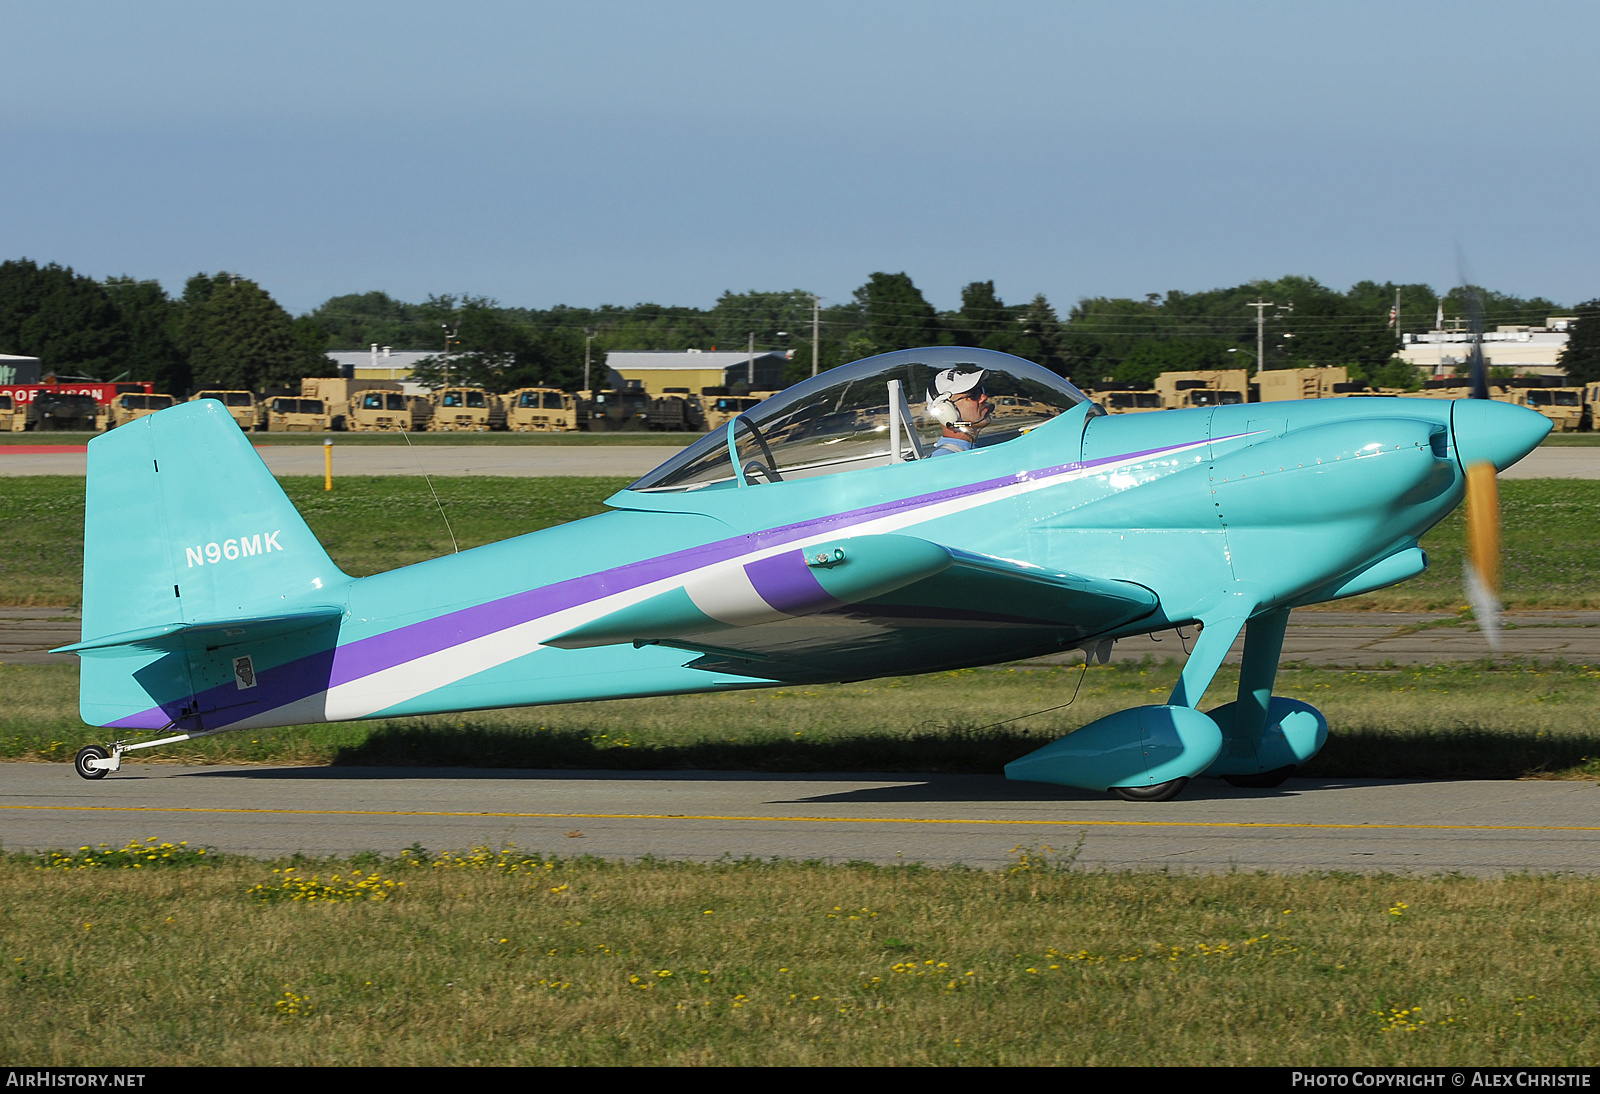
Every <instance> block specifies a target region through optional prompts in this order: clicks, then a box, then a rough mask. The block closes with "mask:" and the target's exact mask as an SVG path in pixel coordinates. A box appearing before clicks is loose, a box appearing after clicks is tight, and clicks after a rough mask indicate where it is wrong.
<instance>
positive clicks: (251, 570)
mask: <svg viewBox="0 0 1600 1094" xmlns="http://www.w3.org/2000/svg"><path fill="white" fill-rule="evenodd" d="M349 581H350V578H349V577H348V576H346V575H345V574H344V573H342V572H341V571H340V570H339V569H338V568H337V567H336V566H334V564H333V561H332V560H331V559H329V558H328V554H327V552H326V551H324V550H323V549H322V545H321V544H320V543H318V542H317V538H316V537H315V536H314V535H312V533H311V529H310V528H308V527H306V523H305V521H304V520H303V519H302V518H301V516H300V514H299V513H298V512H297V511H296V510H295V508H294V506H293V505H292V504H291V503H290V502H289V499H288V497H287V496H286V495H285V494H284V492H283V489H282V488H281V487H280V486H279V485H278V483H277V480H275V479H274V478H273V477H272V473H271V472H270V471H268V470H267V468H266V465H265V464H263V463H262V462H261V458H260V457H259V456H257V455H256V453H255V450H254V448H252V447H251V445H250V442H249V440H248V439H246V437H245V435H244V434H243V433H242V432H240V430H239V427H238V426H237V425H235V424H234V422H233V419H232V418H231V417H229V415H228V412H227V408H225V407H224V406H223V405H222V404H221V403H218V402H216V401H214V400H209V399H202V400H199V401H197V402H192V403H182V404H180V405H178V406H175V407H172V408H171V409H169V410H163V411H161V412H159V413H157V414H152V415H149V416H148V417H145V418H141V419H139V420H138V421H135V422H131V423H129V424H128V425H125V426H122V427H120V428H118V429H116V430H114V431H112V432H111V433H108V434H106V435H105V436H103V437H99V438H96V439H95V440H93V441H91V442H90V444H89V477H88V497H87V504H86V508H85V516H84V543H83V642H81V643H79V646H80V647H82V648H83V650H82V652H83V656H84V663H83V675H82V681H81V684H80V709H81V711H82V713H83V716H84V719H85V721H89V722H91V723H94V724H97V725H107V724H110V723H112V722H117V721H119V720H121V724H126V725H132V724H143V722H148V721H152V720H154V721H156V723H157V724H165V723H164V722H161V721H160V717H161V715H160V712H158V711H156V710H154V709H153V708H160V709H161V711H164V712H165V714H166V715H167V716H168V717H169V720H176V719H177V718H178V717H179V713H180V712H181V713H183V714H188V713H195V714H198V713H201V712H203V711H204V710H206V709H208V708H209V707H208V704H207V703H206V702H202V701H199V700H198V699H196V697H197V696H200V695H201V694H202V693H203V692H205V691H206V690H207V689H208V688H215V687H217V686H218V685H219V681H218V680H217V679H213V678H214V677H220V678H221V679H222V680H231V679H232V677H231V675H229V676H221V670H220V669H219V668H218V666H219V665H225V664H231V662H229V661H228V656H227V655H228V652H229V651H228V648H227V647H228V645H229V643H230V641H232V640H233V639H235V638H238V637H239V636H245V638H246V639H255V638H256V637H257V636H262V635H264V634H266V633H267V632H271V633H272V634H273V635H278V636H281V635H282V634H283V633H284V631H285V629H286V628H288V629H291V630H292V629H294V628H295V626H296V623H295V621H296V620H302V619H303V620H304V621H305V624H304V625H305V626H307V627H311V626H315V627H317V628H318V629H320V630H324V631H325V630H326V629H327V628H328V626H329V624H330V623H331V622H332V621H333V620H335V619H336V618H337V615H338V612H337V611H336V610H335V609H336V608H338V607H340V606H342V604H343V602H344V600H345V586H346V585H347V584H348V583H349ZM228 622H237V623H240V624H245V625H243V626H239V627H234V628H228V627H218V626H211V625H214V624H225V623H228ZM325 642H326V637H325V636H324V637H322V638H319V639H318V642H317V644H319V645H321V644H325ZM273 644H274V645H281V644H282V640H281V638H280V639H279V641H278V642H276V643H273ZM263 655H265V656H267V657H268V658H269V659H270V657H271V655H270V653H269V652H268V651H266V650H262V651H260V653H258V654H257V656H258V657H260V656H263ZM211 662H216V664H211ZM265 667H266V666H265V665H264V664H261V663H252V667H251V669H250V673H251V676H252V677H253V676H254V675H257V674H260V673H261V672H262V671H263V669H264V668H265ZM230 672H231V669H230ZM252 686H253V685H252ZM240 687H241V689H243V684H242V683H241V685H240ZM209 705H210V706H214V705H215V704H214V703H212V704H209ZM130 716H139V717H140V718H141V719H142V721H140V722H138V723H134V722H129V721H128V720H127V719H128V718H129V717H130Z"/></svg>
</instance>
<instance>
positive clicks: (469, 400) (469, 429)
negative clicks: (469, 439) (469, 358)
mask: <svg viewBox="0 0 1600 1094" xmlns="http://www.w3.org/2000/svg"><path fill="white" fill-rule="evenodd" d="M430 402H432V404H433V419H432V420H431V421H430V422H429V423H428V429H429V430H430V431H432V432H435V433H487V432H489V430H491V429H504V428H505V424H506V412H505V408H504V407H502V406H501V405H500V399H499V397H498V396H495V395H491V394H489V392H487V391H485V390H484V389H483V388H481V387H447V388H440V389H439V390H438V391H435V392H434V393H433V397H432V399H431V400H430Z"/></svg>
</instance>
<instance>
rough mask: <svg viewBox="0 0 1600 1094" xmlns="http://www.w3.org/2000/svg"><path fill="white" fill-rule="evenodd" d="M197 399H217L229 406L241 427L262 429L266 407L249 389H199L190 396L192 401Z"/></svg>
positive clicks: (248, 429)
mask: <svg viewBox="0 0 1600 1094" xmlns="http://www.w3.org/2000/svg"><path fill="white" fill-rule="evenodd" d="M196 399H215V400H216V401H217V402H219V403H221V404H222V405H223V406H225V407H227V408H228V416H229V417H231V418H232V419H233V420H234V421H235V422H237V423H239V428H240V429H242V430H244V431H245V432H246V433H249V432H250V431H251V430H253V429H260V428H261V427H262V419H263V418H264V417H265V415H266V407H265V406H264V405H262V403H261V400H259V399H257V398H256V397H255V396H254V395H252V394H251V393H250V392H248V391H197V392H195V393H194V394H193V395H191V396H189V401H190V402H191V403H192V402H194V401H195V400H196Z"/></svg>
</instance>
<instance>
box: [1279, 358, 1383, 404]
mask: <svg viewBox="0 0 1600 1094" xmlns="http://www.w3.org/2000/svg"><path fill="white" fill-rule="evenodd" d="M1349 383H1350V370H1349V369H1347V368H1345V367H1344V366H1343V365H1332V366H1329V367H1327V368H1273V369H1267V370H1266V371H1265V372H1258V373H1256V385H1257V388H1258V390H1259V391H1260V392H1261V401H1262V402H1263V403H1281V402H1285V401H1288V400H1291V399H1331V398H1333V397H1334V396H1335V395H1347V394H1350V389H1349V387H1348V385H1349ZM1362 390H1365V388H1364V387H1363V389H1362Z"/></svg>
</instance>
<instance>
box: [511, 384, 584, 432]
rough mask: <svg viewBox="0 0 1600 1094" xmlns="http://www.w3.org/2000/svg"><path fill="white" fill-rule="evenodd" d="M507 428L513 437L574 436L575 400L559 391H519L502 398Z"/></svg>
mask: <svg viewBox="0 0 1600 1094" xmlns="http://www.w3.org/2000/svg"><path fill="white" fill-rule="evenodd" d="M505 407H506V428H507V429H509V430H511V432H513V433H573V432H576V431H577V429H578V400H577V399H576V398H575V397H573V396H571V395H568V394H567V393H566V392H564V391H562V390H561V389H559V388H553V387H519V388H518V389H517V390H515V391H513V392H512V393H511V394H509V395H507V396H506V397H505Z"/></svg>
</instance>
